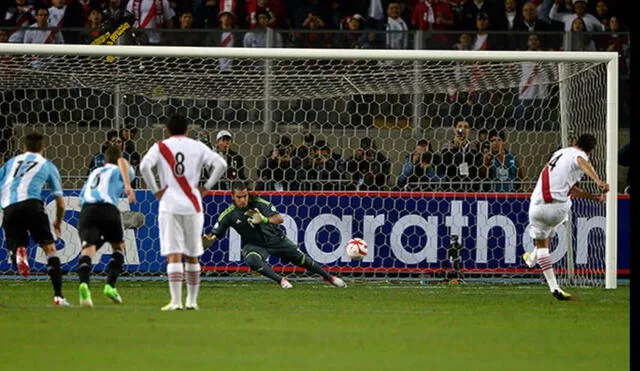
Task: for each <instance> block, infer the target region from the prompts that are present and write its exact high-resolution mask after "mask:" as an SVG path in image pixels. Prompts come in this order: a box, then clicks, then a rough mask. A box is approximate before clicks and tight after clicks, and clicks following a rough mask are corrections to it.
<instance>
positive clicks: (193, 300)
mask: <svg viewBox="0 0 640 371" xmlns="http://www.w3.org/2000/svg"><path fill="white" fill-rule="evenodd" d="M184 270H185V276H186V278H187V305H194V304H197V303H198V292H199V291H200V264H198V263H195V264H194V263H185V265H184Z"/></svg>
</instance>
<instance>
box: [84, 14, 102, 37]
mask: <svg viewBox="0 0 640 371" xmlns="http://www.w3.org/2000/svg"><path fill="white" fill-rule="evenodd" d="M102 20H103V16H102V11H100V9H98V8H95V9H92V10H91V12H90V13H89V21H88V23H87V26H86V30H85V31H83V32H82V33H81V34H80V41H81V43H83V44H91V42H92V41H93V40H95V39H96V37H98V36H100V34H102V30H101V25H102Z"/></svg>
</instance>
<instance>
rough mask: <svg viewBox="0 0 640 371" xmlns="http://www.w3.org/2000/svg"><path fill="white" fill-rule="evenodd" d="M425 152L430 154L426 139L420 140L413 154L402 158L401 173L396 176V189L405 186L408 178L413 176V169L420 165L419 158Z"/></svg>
mask: <svg viewBox="0 0 640 371" xmlns="http://www.w3.org/2000/svg"><path fill="white" fill-rule="evenodd" d="M425 152H432V151H431V147H430V145H429V142H428V141H427V140H426V139H420V140H419V141H418V143H417V144H416V148H415V149H414V150H413V152H411V153H409V154H408V155H407V156H406V157H405V158H404V164H403V165H402V172H401V173H400V176H398V182H397V186H398V188H402V187H404V186H405V185H406V184H407V181H408V179H409V177H410V176H411V175H413V174H414V169H415V167H416V166H418V164H419V163H420V156H422V154H423V153H425Z"/></svg>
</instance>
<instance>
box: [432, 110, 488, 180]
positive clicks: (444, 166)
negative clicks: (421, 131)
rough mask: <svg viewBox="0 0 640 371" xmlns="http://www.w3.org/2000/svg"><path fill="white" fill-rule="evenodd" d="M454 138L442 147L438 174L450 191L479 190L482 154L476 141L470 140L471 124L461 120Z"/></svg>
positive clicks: (456, 126)
mask: <svg viewBox="0 0 640 371" xmlns="http://www.w3.org/2000/svg"><path fill="white" fill-rule="evenodd" d="M453 129H454V134H453V139H452V140H451V141H450V142H447V143H445V144H443V146H442V148H441V149H440V158H441V160H440V165H439V166H438V176H439V177H440V178H442V182H446V183H447V184H446V185H445V190H448V191H479V190H480V185H479V182H478V181H479V180H480V178H479V169H480V167H481V166H482V154H481V153H480V151H479V150H478V148H477V147H476V144H475V143H472V142H470V141H469V132H470V131H471V126H470V125H469V122H467V121H464V120H460V121H458V122H457V123H456V124H455V126H454V128H453Z"/></svg>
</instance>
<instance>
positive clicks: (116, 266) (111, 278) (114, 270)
mask: <svg viewBox="0 0 640 371" xmlns="http://www.w3.org/2000/svg"><path fill="white" fill-rule="evenodd" d="M123 265H124V255H123V254H122V251H120V250H114V251H113V254H111V260H109V267H108V269H109V273H108V275H107V283H108V284H109V285H111V287H116V280H117V279H118V276H119V275H120V273H121V272H122V266H123Z"/></svg>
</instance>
